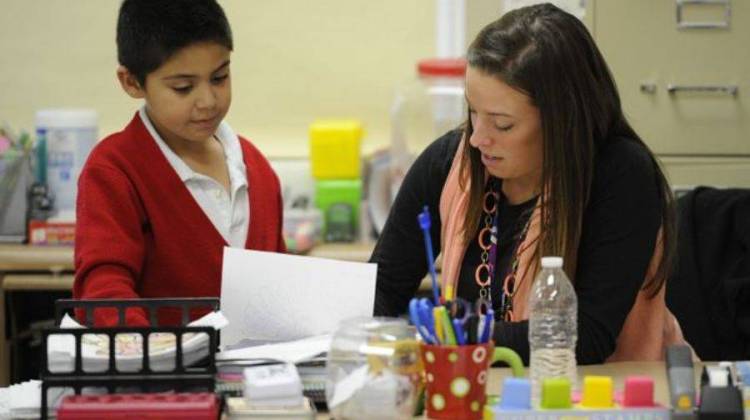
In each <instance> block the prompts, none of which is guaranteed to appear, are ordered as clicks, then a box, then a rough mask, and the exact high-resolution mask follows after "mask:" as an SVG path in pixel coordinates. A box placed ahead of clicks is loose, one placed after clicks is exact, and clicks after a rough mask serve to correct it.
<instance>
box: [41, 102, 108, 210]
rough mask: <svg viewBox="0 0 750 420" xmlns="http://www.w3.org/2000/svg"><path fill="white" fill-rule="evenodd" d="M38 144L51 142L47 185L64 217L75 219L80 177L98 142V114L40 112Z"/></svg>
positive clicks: (48, 145) (77, 111)
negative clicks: (42, 141)
mask: <svg viewBox="0 0 750 420" xmlns="http://www.w3.org/2000/svg"><path fill="white" fill-rule="evenodd" d="M35 123H36V124H35V125H36V135H37V141H39V140H41V139H44V140H45V141H46V143H47V182H48V183H49V187H50V191H51V192H52V193H53V194H54V197H55V210H57V215H58V216H59V217H62V218H66V219H67V218H74V217H75V203H76V191H77V187H76V186H77V183H78V175H79V174H80V173H81V169H82V168H83V164H84V163H85V162H86V159H87V158H88V155H89V153H90V152H91V149H92V148H93V147H94V144H96V140H97V135H98V134H97V114H96V111H94V110H90V109H43V110H39V111H37V112H36V121H35Z"/></svg>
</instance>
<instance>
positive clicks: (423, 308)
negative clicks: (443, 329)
mask: <svg viewBox="0 0 750 420" xmlns="http://www.w3.org/2000/svg"><path fill="white" fill-rule="evenodd" d="M432 309H433V306H432V303H430V300H429V299H427V298H422V299H419V306H418V307H417V311H418V313H419V320H420V322H421V323H422V325H423V326H424V327H425V328H426V329H427V332H428V333H429V335H430V344H440V340H438V336H437V332H436V331H435V317H434V316H433V315H432Z"/></svg>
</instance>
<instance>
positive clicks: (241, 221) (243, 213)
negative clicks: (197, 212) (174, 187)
mask: <svg viewBox="0 0 750 420" xmlns="http://www.w3.org/2000/svg"><path fill="white" fill-rule="evenodd" d="M138 114H139V115H140V117H141V121H143V125H145V126H146V129H147V130H148V132H149V134H151V137H152V138H153V139H154V141H155V142H156V144H157V145H158V146H159V149H160V150H161V152H162V153H163V154H164V157H166V158H167V161H168V162H169V164H170V165H172V168H173V169H174V170H175V172H177V176H179V177H180V179H181V180H182V182H183V183H184V184H185V187H186V188H187V189H188V191H190V194H191V195H192V196H193V199H195V201H196V203H198V205H199V206H200V208H201V209H203V212H204V213H205V214H206V216H208V219H209V220H211V223H213V225H214V227H215V228H216V230H217V231H218V232H219V233H220V234H221V236H222V237H223V238H224V240H225V241H227V243H228V244H229V246H231V247H234V248H244V247H245V242H246V241H247V233H248V232H247V231H248V228H249V226H250V202H249V200H248V196H247V194H248V192H247V172H246V168H245V163H244V162H243V160H242V148H241V147H240V139H239V138H238V137H237V134H235V133H234V130H232V128H231V127H230V126H229V124H227V123H226V122H224V121H222V122H221V124H219V127H218V128H217V129H216V133H215V135H216V138H217V139H219V142H221V146H222V147H223V148H224V158H225V160H226V163H227V169H228V171H229V182H230V187H229V194H227V191H226V190H225V189H224V187H223V186H222V185H221V184H220V183H219V182H218V181H216V180H215V179H213V178H211V177H208V176H206V175H203V174H199V173H197V172H195V171H193V170H192V169H191V168H190V167H189V166H188V165H187V164H186V163H185V162H184V161H183V160H182V159H181V158H180V157H179V156H177V154H175V152H174V151H172V149H170V148H169V146H168V145H167V143H165V142H164V139H162V138H161V136H160V135H159V133H157V132H156V130H155V129H154V126H153V124H152V123H151V120H150V119H149V118H148V114H146V108H145V106H144V107H142V108H141V109H140V110H139V111H138Z"/></svg>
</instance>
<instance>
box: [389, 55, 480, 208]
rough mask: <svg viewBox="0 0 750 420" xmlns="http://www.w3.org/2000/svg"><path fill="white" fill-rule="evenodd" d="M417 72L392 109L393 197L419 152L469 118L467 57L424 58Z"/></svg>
mask: <svg viewBox="0 0 750 420" xmlns="http://www.w3.org/2000/svg"><path fill="white" fill-rule="evenodd" d="M417 72H418V76H419V77H418V78H417V79H415V80H412V81H411V82H408V83H405V84H403V85H401V86H399V87H398V88H397V89H396V94H395V98H394V101H393V105H392V108H391V198H395V196H396V193H397V192H398V189H399V187H400V186H401V183H402V181H403V179H404V176H405V175H406V172H407V171H408V170H409V167H410V166H411V164H412V163H413V162H414V159H416V157H417V156H418V155H419V153H421V152H422V151H423V150H424V149H425V148H426V147H427V146H428V145H429V144H430V143H432V142H433V141H434V140H435V139H437V138H438V137H440V136H442V135H443V134H445V133H446V132H448V131H450V130H452V129H454V128H456V127H458V126H459V125H461V123H463V122H464V121H465V120H466V104H465V100H464V85H465V81H464V76H465V74H466V60H465V59H463V58H434V59H425V60H421V61H420V62H419V63H418V64H417Z"/></svg>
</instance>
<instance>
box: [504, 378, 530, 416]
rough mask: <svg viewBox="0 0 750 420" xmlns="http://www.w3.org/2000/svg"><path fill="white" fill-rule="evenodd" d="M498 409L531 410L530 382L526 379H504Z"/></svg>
mask: <svg viewBox="0 0 750 420" xmlns="http://www.w3.org/2000/svg"><path fill="white" fill-rule="evenodd" d="M500 408H501V409H504V410H528V409H530V408H531V382H529V380H528V379H527V378H505V381H504V382H503V396H502V398H501V399H500Z"/></svg>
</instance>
